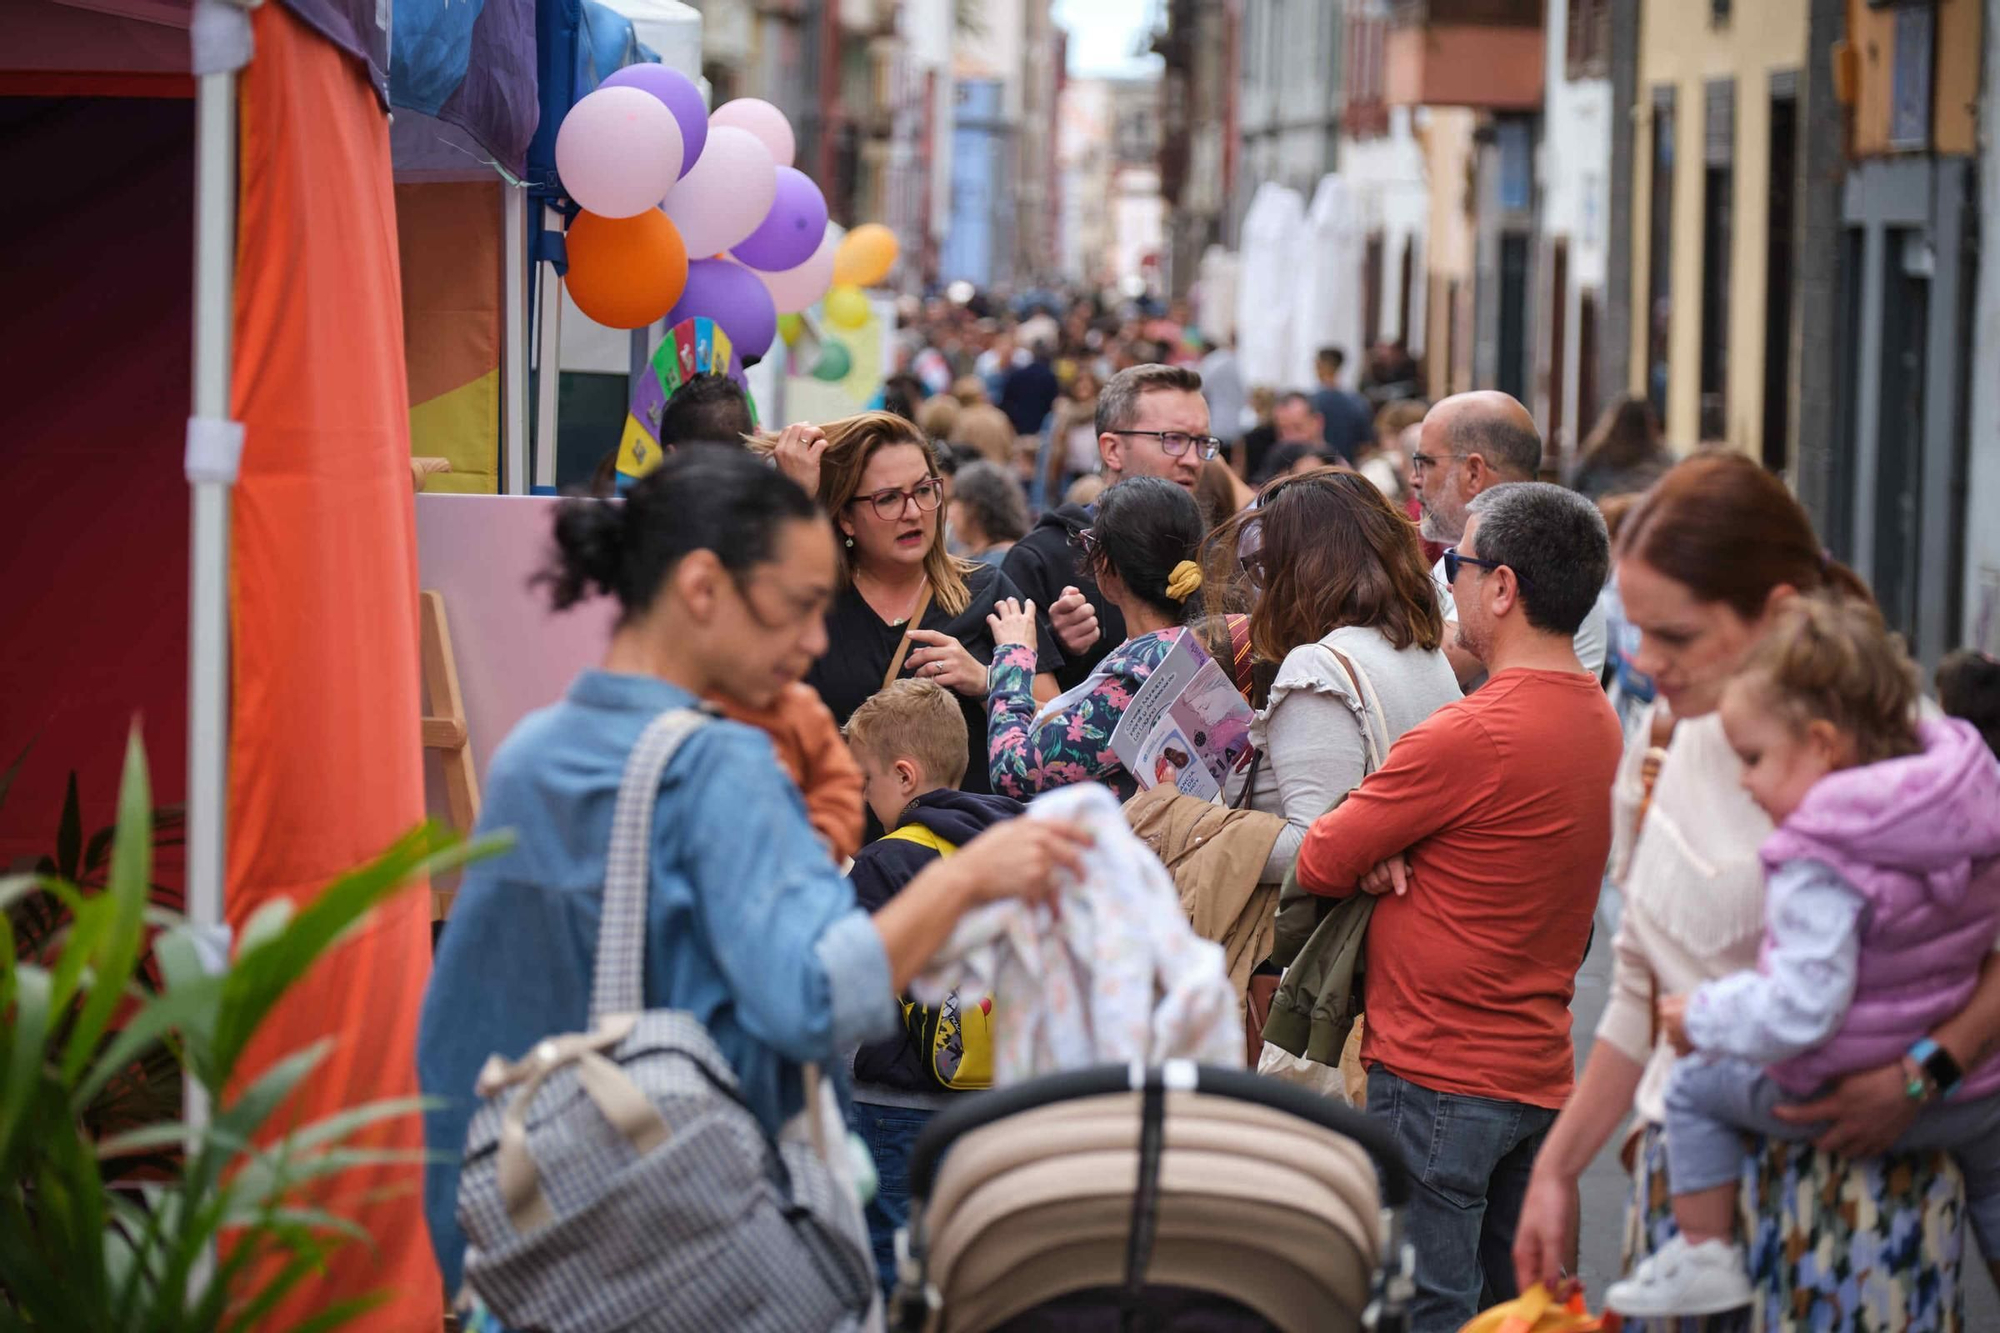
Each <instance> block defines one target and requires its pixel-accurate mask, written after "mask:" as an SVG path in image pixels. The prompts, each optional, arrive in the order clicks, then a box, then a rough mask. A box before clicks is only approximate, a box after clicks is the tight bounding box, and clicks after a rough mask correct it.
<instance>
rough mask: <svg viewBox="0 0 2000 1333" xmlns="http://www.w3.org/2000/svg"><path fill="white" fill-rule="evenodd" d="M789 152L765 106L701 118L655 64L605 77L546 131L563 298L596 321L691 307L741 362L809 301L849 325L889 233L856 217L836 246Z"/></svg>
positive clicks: (888, 263) (695, 95)
mask: <svg viewBox="0 0 2000 1333" xmlns="http://www.w3.org/2000/svg"><path fill="white" fill-rule="evenodd" d="M796 152H797V142H796V140H795V139H794V137H793V134H792V126H791V123H790V122H789V121H787V120H786V119H785V114H784V112H782V111H780V110H778V108H777V107H775V106H772V105H771V104H770V103H769V102H765V101H762V100H759V99H758V98H754V97H743V98H738V99H737V100H735V101H733V102H725V103H723V104H722V105H721V106H719V107H717V108H716V109H715V112H714V114H713V115H710V114H709V113H708V111H707V109H706V108H705V106H704V105H703V103H702V97H701V92H700V90H699V89H697V88H696V87H695V85H694V84H693V82H692V81H690V80H689V79H688V78H687V77H686V76H684V75H682V74H679V73H677V72H676V71H674V70H671V69H668V68H666V67H665V66H663V65H655V64H643V65H631V66H628V67H626V68H624V69H621V70H619V71H618V72H617V73H615V74H613V75H611V76H610V77H609V78H607V79H605V80H604V82H603V83H602V84H600V85H599V86H598V88H597V90H596V91H595V92H593V93H591V94H589V95H588V96H586V97H585V98H583V99H582V100H581V101H579V102H578V103H577V104H576V105H575V106H573V107H571V108H570V110H569V114H568V115H567V116H565V117H564V118H563V123H562V127H561V128H560V129H559V130H558V131H557V133H556V171H557V174H558V175H560V177H561V178H562V185H563V189H564V191H565V192H566V193H567V194H568V195H569V197H570V198H571V199H574V200H575V201H576V203H577V204H578V205H579V206H580V208H581V210H582V211H581V212H580V213H579V214H578V215H577V217H576V219H575V221H573V222H572V223H571V224H570V229H569V235H568V239H567V248H568V251H569V273H568V276H567V278H566V282H567V284H568V287H569V294H570V297H571V299H572V300H574V301H575V302H576V304H577V307H578V308H579V309H580V310H582V311H583V313H584V314H586V315H588V316H589V317H590V318H592V319H594V320H596V321H597V322H598V323H600V324H605V325H609V326H611V327H612V328H620V329H636V328H642V327H644V326H645V325H648V324H651V323H654V322H655V321H657V320H660V319H663V318H664V319H666V320H667V321H668V322H670V323H679V322H680V321H681V320H684V319H690V318H694V317H697V316H705V317H707V318H709V319H712V320H714V321H715V322H716V323H717V324H719V325H721V326H722V329H723V331H724V332H725V333H727V334H728V335H729V340H730V342H731V344H733V345H734V347H735V348H736V350H737V352H738V353H739V354H740V355H742V356H743V357H744V358H746V359H749V358H753V357H760V356H762V355H763V354H764V353H765V352H766V351H768V350H769V349H770V346H771V342H772V340H773V339H774V338H775V337H776V336H777V330H778V318H779V316H781V315H796V314H797V313H798V312H800V311H803V310H805V309H807V308H808V307H810V306H812V305H813V304H814V303H816V302H818V301H819V300H821V298H825V301H826V317H827V319H828V321H829V322H831V323H834V324H837V325H839V326H841V327H843V328H859V327H861V326H862V325H864V324H865V323H867V321H868V301H867V298H866V297H865V296H863V295H862V293H861V290H860V289H861V288H863V287H868V286H872V285H874V284H875V283H878V282H880V281H882V279H883V278H885V277H887V276H888V274H889V270H890V268H891V267H892V266H893V265H894V264H895V262H896V236H895V233H894V232H892V231H890V230H889V229H888V228H887V227H883V226H880V225H879V224H875V223H870V224H868V225H866V226H862V227H857V228H855V229H854V230H853V231H851V232H849V233H848V234H847V235H845V236H844V237H841V238H839V239H838V240H836V239H835V238H834V237H833V236H832V235H831V234H830V230H829V228H828V226H827V211H826V197H825V195H823V194H821V193H820V189H819V187H818V186H817V185H815V184H813V182H812V180H811V178H810V177H808V176H807V175H806V174H805V173H804V172H802V171H800V170H798V169H797V168H796V167H794V166H793V165H792V160H793V157H794V156H795V154H796ZM690 256H693V257H692V258H690Z"/></svg>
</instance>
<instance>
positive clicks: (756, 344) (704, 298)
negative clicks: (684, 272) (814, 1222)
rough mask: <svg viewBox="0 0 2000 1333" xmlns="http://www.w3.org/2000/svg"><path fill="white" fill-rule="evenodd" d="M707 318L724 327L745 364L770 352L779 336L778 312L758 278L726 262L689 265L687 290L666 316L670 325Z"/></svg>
mask: <svg viewBox="0 0 2000 1333" xmlns="http://www.w3.org/2000/svg"><path fill="white" fill-rule="evenodd" d="M698 315H699V316H705V317H707V318H709V319H712V320H714V321H715V322H716V323H717V324H720V325H721V326H722V331H723V332H724V333H726V334H728V335H729V344H730V346H731V347H733V348H734V349H735V350H736V354H737V355H738V356H740V357H742V358H743V359H744V360H746V361H747V360H749V359H750V358H751V357H753V356H762V355H764V353H766V352H768V351H770V350H771V340H772V339H773V338H775V337H777V336H778V312H777V310H776V309H774V308H773V307H772V305H771V294H770V293H769V292H767V291H765V290H764V284H763V283H761V282H759V281H757V275H756V274H755V273H752V272H751V271H750V270H749V269H747V268H745V267H743V266H742V265H741V264H733V263H731V262H730V261H729V260H727V259H697V260H695V261H694V262H693V263H692V264H689V265H688V277H687V289H686V290H685V291H683V292H682V293H681V299H680V301H679V303H678V304H676V305H675V306H674V308H673V311H672V312H671V313H670V314H669V315H668V316H667V322H668V323H669V324H678V323H680V322H681V321H682V320H684V319H693V318H695V317H696V316H698Z"/></svg>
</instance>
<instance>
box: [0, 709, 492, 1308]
mask: <svg viewBox="0 0 2000 1333" xmlns="http://www.w3.org/2000/svg"><path fill="white" fill-rule="evenodd" d="M10 780H11V773H8V774H0V797H4V795H5V789H6V786H7V784H8V782H9V781H10ZM80 827H81V825H80V823H75V822H74V821H71V820H69V819H67V818H66V819H65V823H64V833H63V836H62V837H61V838H60V839H59V841H58V850H57V855H56V857H55V858H53V859H52V862H51V867H52V868H66V869H68V870H70V871H71V872H73V873H72V876H71V877H63V878H57V877H45V878H43V879H41V880H39V881H37V882H33V883H24V882H22V881H19V880H12V881H0V905H4V906H5V908H6V911H5V912H4V914H0V937H4V938H0V946H6V947H0V1333H6V1331H7V1330H12V1329H17V1328H20V1329H28V1328H34V1329H51V1328H62V1329H76V1330H88V1331H90V1333H96V1331H97V1330H103V1331H104V1333H110V1331H111V1330H119V1331H120V1333H196V1330H199V1331H200V1333H217V1331H218V1330H220V1333H251V1331H252V1330H253V1329H259V1328H262V1327H264V1326H265V1325H266V1321H267V1320H268V1318H269V1316H270V1315H271V1313H272V1312H273V1311H275V1310H276V1309H278V1308H279V1307H280V1306H281V1305H282V1304H283V1303H284V1302H285V1301H286V1299H287V1298H288V1297H290V1296H292V1295H293V1294H295V1293H296V1292H297V1291H298V1290H299V1289H300V1288H301V1286H302V1285H303V1284H305V1283H307V1282H309V1281H310V1280H311V1279H312V1278H313V1277H314V1275H316V1274H317V1273H318V1272H320V1271H321V1270H322V1268H323V1266H324V1264H325V1261H326V1258H327V1256H328V1255H329V1254H330V1253H331V1252H332V1251H333V1250H334V1249H335V1248H337V1247H338V1246H340V1245H343V1244H349V1243H354V1242H356V1241H357V1240H358V1241H364V1242H365V1240H366V1237H365V1235H363V1234H361V1233H360V1232H359V1231H358V1229H357V1228H355V1226H354V1224H353V1223H352V1222H350V1221H348V1220H347V1219H345V1218H343V1217H342V1216H340V1214H339V1211H338V1209H337V1208H334V1207H331V1206H330V1205H329V1203H328V1200H329V1199H330V1198H331V1197H332V1194H333V1191H334V1190H335V1189H336V1188H337V1187H338V1184H339V1182H340V1181H341V1180H342V1178H343V1177H345V1176H346V1175H347V1173H349V1172H351V1171H353V1170H354V1169H356V1168H359V1167H371V1166H379V1165H382V1164H385V1163H395V1164H406V1163H413V1162H416V1161H420V1160H422V1154H420V1153H413V1152H408V1151H403V1150H396V1149H383V1148H378V1147H373V1146H368V1143H367V1139H366V1136H367V1135H368V1134H369V1133H370V1131H372V1130H374V1129H375V1128H376V1127H378V1126H380V1125H382V1124H384V1123H385V1122H388V1121H391V1120H395V1119H399V1118H403V1117H407V1116H411V1115H414V1114H416V1113H418V1112H419V1111H421V1110H422V1109H423V1105H424V1103H423V1102H422V1101H421V1100H418V1099H410V1098H405V1099H401V1100H398V1101H389V1102H379V1103H371V1104H369V1105H365V1106H359V1107H354V1108H351V1109H348V1110H343V1111H341V1112H338V1113H337V1114H334V1115H330V1116H328V1117H326V1118H324V1119H322V1120H319V1121H317V1122H315V1123H313V1124H310V1125H306V1126H303V1127H300V1128H298V1129H296V1130H294V1131H292V1132H291V1133H289V1134H286V1135H284V1136H281V1137H278V1138H276V1139H274V1140H270V1141H264V1139H265V1132H266V1130H267V1129H268V1127H269V1125H270V1122H271V1119H272V1117H273V1115H274V1114H275V1113H276V1112H277V1111H278V1109H279V1108H280V1107H281V1106H282V1105H283V1104H284V1103H285V1102H286V1100H287V1098H288V1097H290V1095H291V1094H292V1093H293V1092H294V1091H295V1090H296V1089H297V1088H298V1087H299V1086H300V1085H301V1084H302V1083H303V1082H304V1081H305V1080H307V1079H309V1078H310V1077H311V1076H312V1073H313V1070H314V1068H315V1067H316V1066H317V1065H318V1063H319V1062H320V1060H322V1059H323V1058H324V1056H325V1054H326V1047H325V1046H324V1045H318V1046H314V1047H309V1048H307V1049H305V1050H302V1051H298V1052H295V1053H293V1054H292V1055H290V1056H287V1057H285V1058H283V1059H280V1060H279V1061H278V1062H277V1063H275V1064H273V1065H272V1066H270V1067H269V1068H268V1069H265V1070H264V1071H263V1072H262V1073H260V1074H259V1075H258V1076H257V1077H256V1078H255V1079H253V1080H251V1081H250V1082H249V1083H248V1084H247V1085H245V1086H243V1087H242V1088H241V1090H240V1091H239V1092H238V1093H236V1095H235V1096H233V1097H228V1096H226V1095H225V1093H226V1091H227V1090H228V1089H229V1088H231V1087H232V1086H234V1085H235V1084H236V1082H237V1075H238V1072H239V1070H238V1067H239V1065H240V1062H241V1059H242V1056H243V1053H244V1051H245V1050H246V1049H247V1048H248V1046H249V1043H250V1041H251V1039H252V1037H253V1036H254V1035H255V1033H256V1031H257V1029H258V1027H259V1025H260V1024H261V1023H262V1022H263V1021H264V1019H265V1018H266V1017H267V1016H268V1015H269V1013H270V1011H271V1008H272V1006H274V1005H275V1004H277V1003H278V1002H279V1001H280V1000H281V999H282V998H283V997H284V995H285V994H286V992H287V991H289V990H290V988H291V987H292V986H293V985H294V984H295V983H296V982H297V981H298V979H299V978H300V977H301V976H303V975H304V974H305V973H306V972H307V970H309V969H310V968H311V967H312V966H313V964H314V963H315V962H316V961H317V960H318V959H320V958H321V957H323V956H324V955H325V954H326V953H327V952H328V951H329V950H331V949H333V948H335V947H336V946H337V945H338V944H339V942H340V941H341V940H342V939H343V938H345V937H346V935H347V934H348V933H349V932H350V931H352V930H353V929H354V928H355V927H356V925H357V923H358V922H360V921H361V920H362V919H363V918H364V917H365V916H367V914H368V913H369V912H371V911H372V910H373V909H374V908H375V907H377V906H379V905H380V904H381V903H383V902H385V901H386V900H387V899H388V898H390V897H391V896H392V895H394V894H395V893H397V892H400V891H402V890H403V889H404V888H405V887H406V886H407V885H409V884H410V883H411V882H412V881H413V880H414V879H416V878H417V877H420V876H422V875H424V874H425V873H427V872H433V871H438V870H442V869H445V868H449V867H452V866H456V865H460V864H463V863H464V862H465V861H466V860H468V859H470V857H472V856H473V855H475V854H481V853H483V852H486V851H490V850H494V849H496V848H497V847H498V846H499V845H501V844H499V843H497V842H491V841H489V842H488V843H487V844H485V845H484V846H482V847H480V848H476V849H475V848H468V847H464V846H458V845H454V844H453V843H452V842H451V840H450V839H449V837H448V835H446V834H444V833H443V832H442V831H441V830H439V829H437V828H436V827H434V826H428V825H427V826H424V827H422V828H419V829H417V830H416V831H414V832H413V833H411V834H410V835H408V836H406V837H404V838H402V839H400V840H399V841H398V842H397V843H396V844H395V846H393V847H391V848H390V849H389V850H388V851H386V852H385V853H383V855H382V856H380V857H378V858H376V859H375V860H374V861H372V862H370V863H368V864H367V865H364V866H362V867H360V868H359V869H357V870H355V871H354V872H352V873H351V874H348V875H344V876H341V877H340V878H339V879H337V880H336V881H335V882H334V883H332V884H330V885H328V886H327V887H326V889H325V890H324V891H323V892H322V893H320V894H319V895H317V896H316V897H315V898H314V899H313V900H312V901H311V902H310V903H308V904H306V905H305V906H304V907H302V908H300V909H299V910H297V911H296V912H292V911H289V910H287V909H282V908H281V909H278V910H274V911H272V912H270V913H269V914H268V915H263V916H261V917H260V919H259V920H258V922H257V923H256V928H255V929H254V930H246V931H245V935H244V938H243V940H241V941H240V943H239V948H238V950H237V953H236V956H235V958H234V959H233V960H229V961H227V962H226V963H224V964H222V965H221V966H219V967H218V966H215V965H213V964H212V961H211V960H205V959H204V957H203V952H202V949H201V948H200V946H199V942H198V940H197V938H196V937H195V935H194V934H193V932H192V931H190V930H189V929H188V928H187V927H186V926H185V924H184V923H180V922H179V921H178V920H176V919H175V918H174V917H173V916H172V915H171V914H170V913H167V912H165V911H164V910H163V909H162V908H161V907H160V906H159V905H158V903H157V902H156V901H154V902H149V893H150V891H151V889H152V885H151V882H150V881H151V875H150V867H151V856H152V850H153V848H154V847H155V846H157V845H161V839H162V837H163V835H166V836H177V834H178V828H179V817H178V814H177V813H172V812H154V811H151V810H149V809H148V799H147V785H146V776H145V759H144V754H143V751H142V750H141V749H140V746H139V743H138V738H137V736H136V734H135V735H134V737H133V739H132V742H131V744H130V746H129V748H128V753H127V759H126V768H125V779H124V782H123V784H122V785H121V788H120V794H119V805H118V823H117V825H116V827H115V829H114V830H113V831H112V833H111V835H110V837H109V838H108V839H100V838H90V839H83V838H82V837H81V836H80V834H74V835H73V834H72V832H71V830H72V828H75V829H80ZM100 874H101V876H102V886H101V888H99V887H95V886H93V885H91V883H90V881H91V880H93V879H95V878H96V877H97V876H99V875H100ZM76 876H80V877H81V879H82V885H81V886H79V883H78V882H77V879H76V878H75V877H76ZM30 903H33V904H36V905H37V906H36V908H35V909H33V911H32V912H31V911H30V910H29V909H28V907H27V905H28V904H30ZM50 920H54V921H55V922H56V924H55V925H54V926H53V927H50V928H48V929H46V930H45V931H44V932H43V933H42V934H40V935H39V936H38V937H37V938H36V940H35V946H36V947H34V948H28V947H26V944H27V940H26V938H25V934H26V932H24V931H21V930H18V929H17V926H18V925H19V924H20V923H22V922H23V921H25V922H26V923H27V925H28V927H29V928H30V929H41V928H42V927H45V926H48V923H49V921H50ZM162 926H164V927H165V928H164V929H160V928H161V927H162ZM156 930H157V931H158V933H157V934H153V937H152V940H151V944H150V947H149V945H148V936H149V934H151V933H152V932H154V931H156ZM183 1061H185V1067H186V1069H187V1071H188V1072H189V1073H190V1074H192V1075H193V1077H194V1078H195V1080H196V1081H197V1082H198V1083H199V1084H200V1085H201V1086H202V1088H203V1089H204V1090H205V1091H206V1093H207V1097H208V1101H209V1104H210V1105H212V1106H214V1107H216V1108H218V1109H217V1111H216V1113H215V1114H214V1115H213V1116H212V1117H211V1118H210V1119H209V1120H208V1121H207V1123H206V1124H204V1125H203V1126H202V1127H201V1128H199V1129H195V1128H193V1127H190V1126H189V1125H186V1124H184V1123H182V1122H181V1121H180V1120H179V1118H178V1105H177V1099H175V1098H171V1097H168V1096H165V1095H163V1090H164V1089H168V1088H172V1087H173V1086H174V1085H176V1084H177V1083H178V1079H179V1071H180V1069H181V1067H182V1064H183ZM224 1240H227V1242H228V1248H227V1252H226V1253H225V1254H224V1255H223V1256H222V1258H221V1260H220V1262H216V1263H211V1262H210V1260H211V1257H212V1256H213V1255H214V1254H215V1253H216V1246H217V1244H218V1242H221V1241H224ZM204 1274H206V1276H204ZM380 1299H381V1298H380V1297H364V1298H361V1299H358V1300H355V1301H350V1302H346V1303H343V1304H341V1305H339V1306H335V1307H332V1308H329V1309H326V1310H323V1311H321V1312H320V1313H318V1314H317V1315H315V1316H314V1317H313V1318H312V1319H311V1320H310V1321H309V1322H308V1323H307V1324H305V1325H301V1326H300V1327H301V1328H308V1329H332V1328H336V1327H338V1326H340V1325H341V1324H344V1323H347V1322H349V1321H351V1320H353V1319H355V1318H357V1317H359V1316H360V1315H362V1314H364V1313H365V1312H366V1311H367V1310H368V1309H370V1308H372V1306H373V1305H375V1304H377V1303H379V1300H380Z"/></svg>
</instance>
